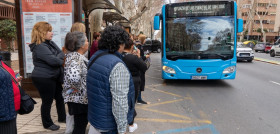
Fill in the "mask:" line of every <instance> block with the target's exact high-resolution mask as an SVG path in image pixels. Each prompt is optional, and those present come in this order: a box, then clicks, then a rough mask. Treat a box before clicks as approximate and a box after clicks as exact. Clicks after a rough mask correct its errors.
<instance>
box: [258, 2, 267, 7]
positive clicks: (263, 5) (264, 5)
mask: <svg viewBox="0 0 280 134" xmlns="http://www.w3.org/2000/svg"><path fill="white" fill-rule="evenodd" d="M258 6H259V7H267V6H268V3H258Z"/></svg>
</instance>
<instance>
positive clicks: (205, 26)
mask: <svg viewBox="0 0 280 134" xmlns="http://www.w3.org/2000/svg"><path fill="white" fill-rule="evenodd" d="M160 24H161V25H160ZM160 28H161V35H162V37H161V38H162V78H163V79H190V80H211V79H235V75H236V38H237V35H236V34H237V33H238V32H242V31H243V20H242V19H237V4H236V2H234V1H197V2H184V3H171V4H167V5H164V6H163V7H162V13H161V14H156V15H155V17H154V30H160Z"/></svg>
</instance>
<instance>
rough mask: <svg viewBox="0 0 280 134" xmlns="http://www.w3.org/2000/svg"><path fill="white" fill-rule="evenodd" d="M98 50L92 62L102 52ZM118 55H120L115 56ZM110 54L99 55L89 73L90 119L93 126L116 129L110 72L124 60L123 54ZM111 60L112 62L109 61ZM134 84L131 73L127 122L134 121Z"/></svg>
mask: <svg viewBox="0 0 280 134" xmlns="http://www.w3.org/2000/svg"><path fill="white" fill-rule="evenodd" d="M102 52H104V51H102V50H98V51H97V52H96V53H95V54H94V55H93V56H92V57H91V59H90V61H89V64H90V62H91V61H92V60H93V59H94V58H95V57H96V56H97V55H99V54H100V53H102ZM115 55H118V56H119V57H117V56H115ZM115 55H113V54H108V55H104V56H101V57H99V58H98V59H97V60H96V61H95V62H94V63H93V64H92V66H91V67H90V68H88V74H87V92H88V120H89V122H90V124H91V125H92V126H94V127H95V128H96V129H99V130H116V129H117V124H116V121H115V118H114V115H113V112H112V94H111V91H110V81H109V77H110V73H111V71H112V69H113V68H114V66H115V65H116V64H117V63H119V62H122V63H123V64H124V65H125V63H124V62H123V61H122V60H121V54H119V53H118V54H115ZM108 61H110V62H108ZM134 94H135V91H134V84H133V80H132V77H131V75H130V82H129V91H128V97H127V99H128V114H127V122H132V120H133V114H134V108H135V106H134V96H135V95H134Z"/></svg>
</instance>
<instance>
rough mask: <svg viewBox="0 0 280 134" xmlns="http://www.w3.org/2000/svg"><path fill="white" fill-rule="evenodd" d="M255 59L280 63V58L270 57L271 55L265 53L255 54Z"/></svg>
mask: <svg viewBox="0 0 280 134" xmlns="http://www.w3.org/2000/svg"><path fill="white" fill-rule="evenodd" d="M254 54H255V57H258V58H265V59H268V60H273V61H279V62H280V56H275V57H270V54H269V53H263V52H254Z"/></svg>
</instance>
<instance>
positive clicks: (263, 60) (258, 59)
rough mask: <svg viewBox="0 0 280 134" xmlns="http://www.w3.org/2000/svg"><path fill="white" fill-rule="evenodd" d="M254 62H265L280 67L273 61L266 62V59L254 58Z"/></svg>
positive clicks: (278, 63) (277, 62) (279, 63)
mask: <svg viewBox="0 0 280 134" xmlns="http://www.w3.org/2000/svg"><path fill="white" fill-rule="evenodd" d="M254 60H255V61H260V62H265V63H269V64H274V65H280V62H279V61H273V60H268V59H263V58H256V57H255V58H254Z"/></svg>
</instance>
